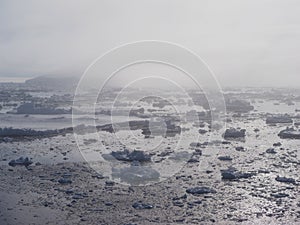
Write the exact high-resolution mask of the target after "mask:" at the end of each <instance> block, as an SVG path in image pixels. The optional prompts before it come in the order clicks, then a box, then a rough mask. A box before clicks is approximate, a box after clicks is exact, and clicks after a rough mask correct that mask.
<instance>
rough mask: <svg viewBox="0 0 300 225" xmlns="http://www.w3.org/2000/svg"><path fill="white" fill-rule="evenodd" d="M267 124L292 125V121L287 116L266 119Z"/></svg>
mask: <svg viewBox="0 0 300 225" xmlns="http://www.w3.org/2000/svg"><path fill="white" fill-rule="evenodd" d="M266 123H267V124H276V123H293V120H292V119H291V118H290V117H289V116H287V115H286V116H272V117H268V118H267V119H266Z"/></svg>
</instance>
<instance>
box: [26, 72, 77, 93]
mask: <svg viewBox="0 0 300 225" xmlns="http://www.w3.org/2000/svg"><path fill="white" fill-rule="evenodd" d="M78 81H79V78H78V77H75V76H74V77H71V76H51V75H45V76H38V77H35V78H32V79H29V80H26V81H25V84H26V85H30V86H38V87H41V88H44V89H68V90H69V89H74V88H76V86H77V83H78Z"/></svg>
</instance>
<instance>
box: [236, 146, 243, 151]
mask: <svg viewBox="0 0 300 225" xmlns="http://www.w3.org/2000/svg"><path fill="white" fill-rule="evenodd" d="M235 150H237V151H238V152H244V151H245V148H244V147H242V146H239V147H236V148H235Z"/></svg>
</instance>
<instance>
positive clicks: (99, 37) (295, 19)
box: [0, 0, 300, 86]
mask: <svg viewBox="0 0 300 225" xmlns="http://www.w3.org/2000/svg"><path fill="white" fill-rule="evenodd" d="M144 39H147V40H149V39H155V40H163V41H169V42H174V43H178V44H180V45H183V46H185V47H187V48H189V49H191V50H192V51H194V52H196V53H197V54H198V55H199V56H200V57H201V58H202V59H204V61H205V62H206V63H207V64H208V65H209V66H210V68H211V69H212V70H213V71H214V73H215V74H216V77H217V78H218V80H219V82H220V83H221V84H222V85H226V86H227V85H243V86H246V85H247V86H253V85H262V86H272V85H276V86H289V85H293V86H297V85H298V83H299V81H300V75H299V71H300V63H299V61H300V1H298V0H249V1H248V0H247V1H246V0H243V1H241V0H226V1H223V0H218V1H216V0H207V1H202V0H195V1H191V0H189V1H183V0H147V1H145V0H135V1H133V0H128V1H124V0H119V1H115V0H107V1H105V0H95V1H89V0H70V1H61V0H56V1H53V0H51V1H50V0H49V1H42V0H36V1H32V0H26V1H22V0H19V1H16V0H7V1H4V0H0V76H12V77H18V76H26V77H32V76H38V75H49V74H50V75H52V74H53V75H73V74H74V75H80V74H82V73H83V71H84V70H85V69H86V67H87V66H88V65H89V64H90V63H91V62H92V61H93V60H94V59H95V58H97V57H98V56H100V55H102V54H103V53H104V52H106V51H108V50H110V49H111V48H114V47H116V46H118V45H121V44H124V43H127V42H133V41H139V40H144ZM299 86H300V85H299Z"/></svg>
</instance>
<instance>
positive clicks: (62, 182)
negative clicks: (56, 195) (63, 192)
mask: <svg viewBox="0 0 300 225" xmlns="http://www.w3.org/2000/svg"><path fill="white" fill-rule="evenodd" d="M58 183H60V184H71V183H72V180H70V179H68V178H61V179H59V180H58Z"/></svg>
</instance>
